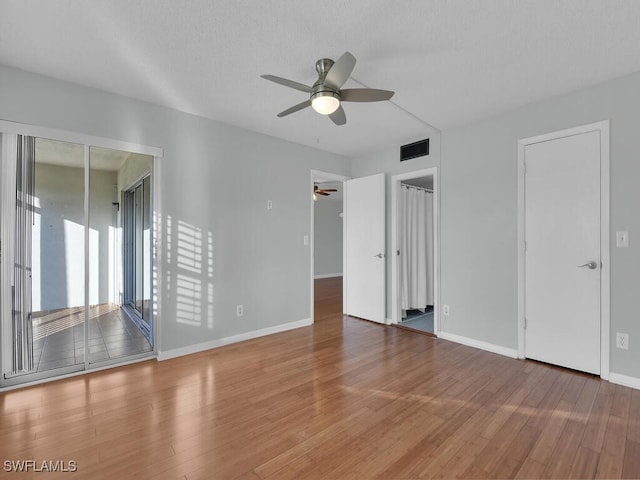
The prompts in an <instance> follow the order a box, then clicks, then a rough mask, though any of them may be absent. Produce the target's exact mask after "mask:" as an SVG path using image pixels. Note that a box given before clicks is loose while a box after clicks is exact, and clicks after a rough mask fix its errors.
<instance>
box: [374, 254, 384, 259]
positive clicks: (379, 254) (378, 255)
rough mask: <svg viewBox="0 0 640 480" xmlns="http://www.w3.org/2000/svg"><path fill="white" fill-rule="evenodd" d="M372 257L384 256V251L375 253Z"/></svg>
mask: <svg viewBox="0 0 640 480" xmlns="http://www.w3.org/2000/svg"><path fill="white" fill-rule="evenodd" d="M374 257H378V258H384V253H377V254H376V255H374Z"/></svg>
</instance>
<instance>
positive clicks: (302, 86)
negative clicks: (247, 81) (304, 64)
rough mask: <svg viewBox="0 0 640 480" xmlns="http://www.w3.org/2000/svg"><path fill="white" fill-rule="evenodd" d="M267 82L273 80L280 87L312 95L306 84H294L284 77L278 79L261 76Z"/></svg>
mask: <svg viewBox="0 0 640 480" xmlns="http://www.w3.org/2000/svg"><path fill="white" fill-rule="evenodd" d="M260 76H261V77H262V78H264V79H265V80H271V81H272V82H275V83H279V84H280V85H284V86H285V87H290V88H295V89H296V90H300V91H301V92H306V93H310V92H311V87H307V86H306V85H305V84H304V83H299V82H294V81H293V80H289V79H286V78H282V77H276V76H275V75H260Z"/></svg>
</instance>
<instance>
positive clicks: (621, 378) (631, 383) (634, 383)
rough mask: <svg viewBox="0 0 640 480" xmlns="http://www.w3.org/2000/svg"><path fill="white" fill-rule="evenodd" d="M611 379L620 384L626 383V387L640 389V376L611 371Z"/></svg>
mask: <svg viewBox="0 0 640 480" xmlns="http://www.w3.org/2000/svg"><path fill="white" fill-rule="evenodd" d="M609 381H610V382H611V383H616V384H618V385H624V386H625V387H631V388H635V389H636V390H640V378H636V377H630V376H628V375H622V374H621V373H613V372H611V373H609Z"/></svg>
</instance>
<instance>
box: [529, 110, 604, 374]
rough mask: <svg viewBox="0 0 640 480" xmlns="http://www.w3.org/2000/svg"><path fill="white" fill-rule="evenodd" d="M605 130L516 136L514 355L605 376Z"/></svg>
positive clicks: (593, 126)
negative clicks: (517, 319) (516, 306)
mask: <svg viewBox="0 0 640 480" xmlns="http://www.w3.org/2000/svg"><path fill="white" fill-rule="evenodd" d="M608 141H609V129H608V122H600V123H597V124H591V125H585V126H583V127H576V128H572V129H568V130H563V131H560V132H554V133H550V134H547V135H542V136H538V137H532V138H528V139H524V140H520V141H519V155H518V157H519V158H518V161H519V170H520V175H519V190H520V191H519V200H520V202H519V203H520V205H519V208H518V214H519V224H518V233H519V240H520V242H521V243H519V245H520V248H519V263H518V266H519V278H518V280H519V317H520V322H521V323H520V328H519V329H518V330H519V331H518V333H519V338H518V340H519V342H518V343H519V355H520V356H521V357H523V358H531V359H534V360H540V361H544V362H547V363H552V364H555V365H560V366H564V367H568V368H572V369H575V370H580V371H584V372H588V373H593V374H596V375H600V376H602V377H603V378H607V377H608V373H609V372H608V370H609V365H608V358H609V208H608V205H609V190H608V188H609V187H608V185H609V157H608V151H609V150H608Z"/></svg>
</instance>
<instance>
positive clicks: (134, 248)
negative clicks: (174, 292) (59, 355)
mask: <svg viewBox="0 0 640 480" xmlns="http://www.w3.org/2000/svg"><path fill="white" fill-rule="evenodd" d="M151 160H152V157H148V156H146V155H136V154H132V153H129V152H123V151H119V150H111V149H106V148H97V147H91V149H90V164H91V173H90V202H89V226H90V231H89V232H90V233H89V236H90V241H89V258H90V281H89V285H90V300H89V303H90V305H91V313H90V320H89V337H90V338H89V362H91V363H95V362H103V361H109V360H112V359H114V358H119V357H123V356H127V355H135V354H139V353H144V352H149V351H151V350H152V347H151V343H150V339H151V329H150V328H149V325H147V324H146V323H145V322H144V320H143V316H144V303H145V302H144V297H143V292H144V283H145V276H144V267H145V257H144V230H143V226H144V212H145V197H144V188H143V182H142V178H141V177H142V176H144V175H145V172H148V171H150V167H151Z"/></svg>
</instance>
